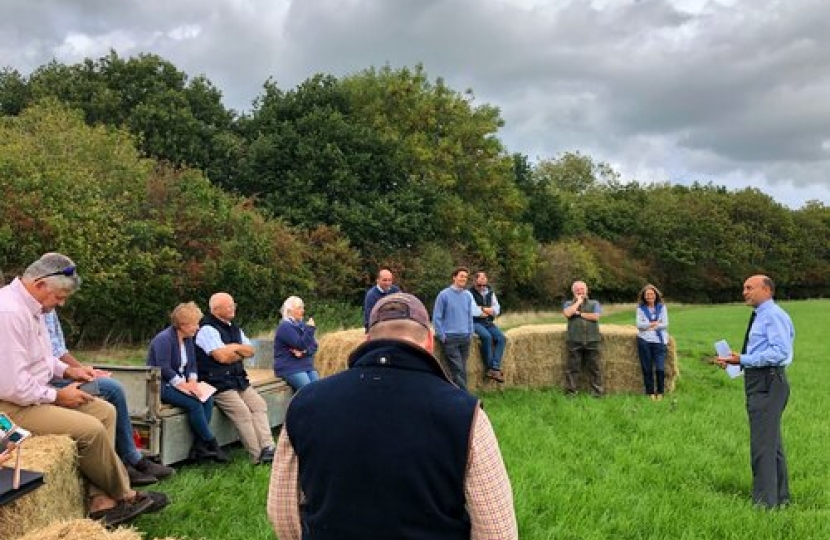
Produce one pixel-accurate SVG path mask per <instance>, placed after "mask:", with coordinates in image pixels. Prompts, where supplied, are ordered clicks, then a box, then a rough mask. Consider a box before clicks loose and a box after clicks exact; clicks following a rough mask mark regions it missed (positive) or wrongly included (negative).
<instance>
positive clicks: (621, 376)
mask: <svg viewBox="0 0 830 540" xmlns="http://www.w3.org/2000/svg"><path fill="white" fill-rule="evenodd" d="M600 331H601V333H602V343H601V345H600V347H601V361H602V368H603V377H604V383H605V389H606V392H608V393H617V392H642V391H643V377H642V371H641V369H640V360H639V357H638V355H637V329H636V327H634V326H630V325H614V324H602V325H600ZM505 336H506V337H507V346H506V348H505V352H504V358H503V359H502V372H503V373H504V377H505V382H504V383H503V384H499V383H497V382H495V381H492V380H489V379H485V377H484V372H485V368H484V363H483V361H482V359H481V345H480V343H479V340H478V336H474V337H473V340H472V343H471V345H470V357H469V359H468V361H467V388H468V389H469V390H470V391H471V392H476V391H479V390H487V391H491V390H499V389H503V388H506V387H511V386H521V387H526V388H562V387H564V382H565V363H566V360H567V355H568V350H567V346H566V344H565V338H566V337H567V326H566V325H565V324H544V325H526V326H520V327H517V328H511V329H510V330H507V331H506V332H505ZM365 338H366V336H365V334H364V332H363V330H362V329H356V330H346V331H343V332H334V333H330V334H326V335H325V336H323V337H322V338H321V339H320V347H319V349H318V351H317V357H316V359H315V366H316V368H317V370H318V371H319V372H320V375H321V376H324V377H325V376H328V375H333V374H334V373H338V372H340V371H343V370H345V369H346V367H347V364H346V361H347V359H348V357H349V355H350V354H351V353H352V351H353V350H354V349H356V348H357V347H358V346H360V345H361V344H363V343H364V341H365ZM435 356H436V357H437V358H438V359H439V360H440V361H441V362H442V364H443V365H444V368H445V369H446V368H447V362H446V358H445V355H444V351H443V349H442V347H441V342H439V341H438V340H436V341H435ZM678 376H679V368H678V365H677V347H676V345H675V343H674V339H670V341H669V350H668V354H667V355H666V391H667V392H671V391H673V390H674V388H675V382H676V380H677V377H678ZM579 384H580V388H582V389H583V390H587V389H588V381H587V373H585V370H584V369H583V374H582V376H581V377H580V383H579Z"/></svg>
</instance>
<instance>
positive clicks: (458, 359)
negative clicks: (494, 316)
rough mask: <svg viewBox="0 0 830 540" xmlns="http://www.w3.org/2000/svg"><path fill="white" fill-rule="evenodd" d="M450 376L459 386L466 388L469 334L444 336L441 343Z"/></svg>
mask: <svg viewBox="0 0 830 540" xmlns="http://www.w3.org/2000/svg"><path fill="white" fill-rule="evenodd" d="M442 345H443V347H444V357H446V359H447V367H448V368H449V370H450V377H452V382H454V383H455V384H456V385H457V386H458V387H459V388H461V389H463V390H466V389H467V358H469V357H470V336H466V337H446V338H444V341H443V343H442Z"/></svg>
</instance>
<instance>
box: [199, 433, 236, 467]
mask: <svg viewBox="0 0 830 540" xmlns="http://www.w3.org/2000/svg"><path fill="white" fill-rule="evenodd" d="M205 446H206V447H207V449H208V450H209V451H210V452H212V453H213V460H214V461H216V462H217V463H228V462H230V460H231V458H230V457H228V454H226V453H225V451H224V450H222V447H221V446H219V441H217V440H216V437H214V438H213V439H211V440H209V441H208V442H206V443H205Z"/></svg>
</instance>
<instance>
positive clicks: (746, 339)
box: [741, 310, 755, 354]
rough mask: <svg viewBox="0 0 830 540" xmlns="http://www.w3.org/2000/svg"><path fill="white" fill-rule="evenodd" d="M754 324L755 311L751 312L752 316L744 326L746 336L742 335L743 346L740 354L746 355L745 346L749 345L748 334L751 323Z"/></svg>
mask: <svg viewBox="0 0 830 540" xmlns="http://www.w3.org/2000/svg"><path fill="white" fill-rule="evenodd" d="M754 322H755V310H752V315H750V316H749V323H747V325H746V334H744V345H743V347H741V354H746V346H747V345H749V332H750V331H751V330H752V323H754Z"/></svg>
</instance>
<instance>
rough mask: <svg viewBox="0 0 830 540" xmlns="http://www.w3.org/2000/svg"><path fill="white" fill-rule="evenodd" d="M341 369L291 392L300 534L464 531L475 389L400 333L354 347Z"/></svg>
mask: <svg viewBox="0 0 830 540" xmlns="http://www.w3.org/2000/svg"><path fill="white" fill-rule="evenodd" d="M349 364H350V366H351V367H350V369H348V370H346V371H344V372H342V373H338V374H337V375H333V376H331V377H327V378H324V379H321V380H320V381H317V382H314V383H312V384H310V385H308V386H305V387H304V388H303V389H302V390H300V391H299V392H297V394H296V395H295V396H294V398H293V399H292V401H291V404H290V406H289V408H288V412H287V414H286V427H287V430H288V435H289V437H290V439H291V444H292V446H293V447H294V450H295V452H296V454H297V456H298V458H299V469H300V486H301V488H302V491H303V493H304V495H305V499H306V500H305V504H304V505H303V506H302V508H301V521H302V529H303V538H304V539H315V540H318V539H319V540H329V539H330V540H351V539H361V540H365V539H371V538H377V539H381V538H383V539H389V538H395V539H401V540H407V539H423V540H445V539H446V540H449V539H457V540H460V539H469V537H470V519H469V516H468V514H467V510H466V506H465V502H466V501H465V496H464V481H465V474H466V469H467V461H468V452H469V448H468V445H469V440H470V431H471V427H472V423H473V417H474V416H473V415H474V413H475V409H476V407H477V406H478V401H477V400H476V398H475V397H473V396H471V395H470V394H468V393H467V392H465V391H463V390H460V389H459V388H457V387H456V386H454V385H452V384H451V383H449V382H448V381H447V380H446V379H445V378H444V377H443V376H442V375H441V373H440V368H436V367H435V365H436V361H435V359H434V357H431V355H430V354H429V353H428V352H426V351H425V350H423V349H421V348H420V347H416V346H413V345H409V344H407V343H404V342H401V341H392V340H377V341H371V342H368V343H366V344H364V345H362V346H361V347H360V348H358V349H357V350H356V351H355V352H354V353H353V354H352V356H351V358H350V360H349Z"/></svg>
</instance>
